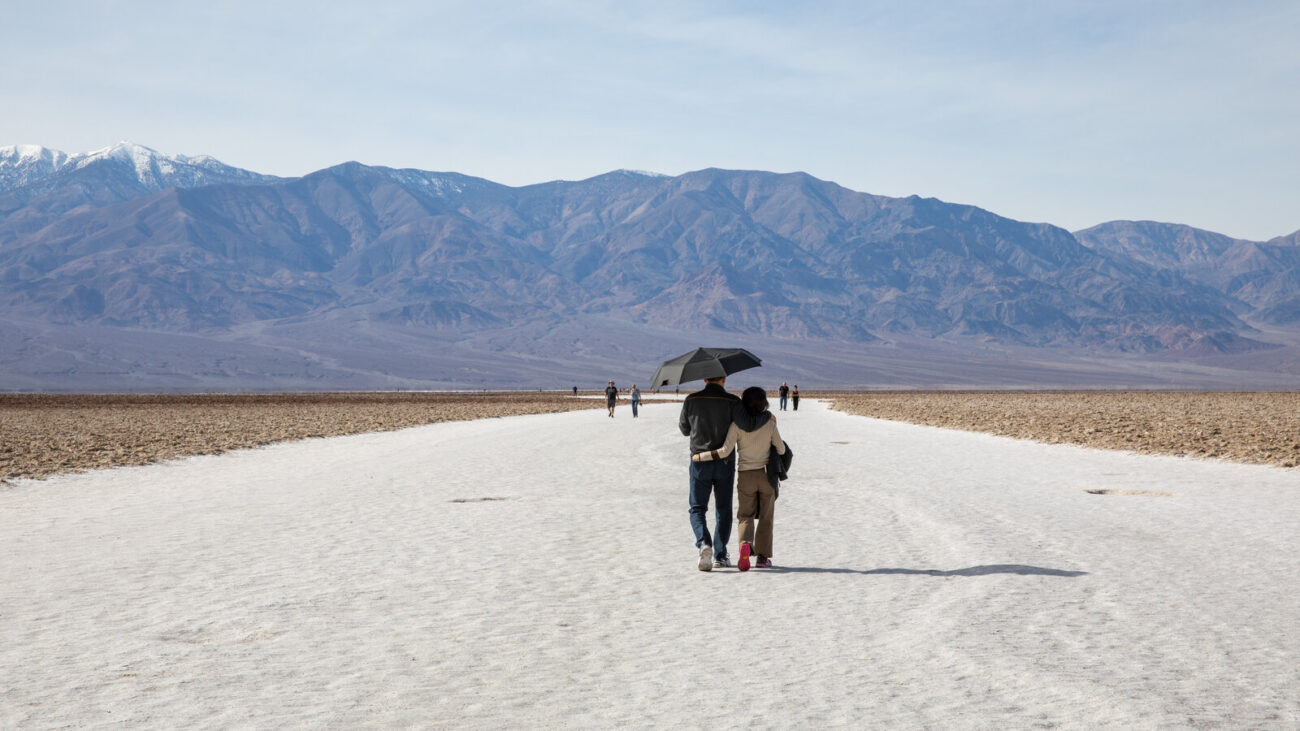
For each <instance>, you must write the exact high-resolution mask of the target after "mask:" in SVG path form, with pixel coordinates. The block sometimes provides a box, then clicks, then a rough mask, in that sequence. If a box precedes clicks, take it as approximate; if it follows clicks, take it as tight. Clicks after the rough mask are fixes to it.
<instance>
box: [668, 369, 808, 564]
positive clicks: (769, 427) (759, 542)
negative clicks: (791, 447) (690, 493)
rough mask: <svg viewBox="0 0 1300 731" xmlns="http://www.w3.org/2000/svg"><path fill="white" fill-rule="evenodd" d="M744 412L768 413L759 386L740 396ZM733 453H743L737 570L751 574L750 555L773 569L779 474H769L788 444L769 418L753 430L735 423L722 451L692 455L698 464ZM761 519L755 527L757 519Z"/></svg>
mask: <svg viewBox="0 0 1300 731" xmlns="http://www.w3.org/2000/svg"><path fill="white" fill-rule="evenodd" d="M740 403H741V405H742V406H744V408H745V411H747V412H748V413H749V414H751V415H753V416H758V415H759V414H762V413H763V412H764V411H767V394H766V393H765V392H764V391H763V389H761V388H759V387H758V386H751V387H749V388H747V389H745V392H744V393H743V394H741V396H740ZM732 450H739V451H740V459H739V460H738V461H737V468H738V469H739V473H738V475H737V479H736V495H737V497H738V498H739V500H738V502H737V506H736V521H737V522H738V523H739V524H740V562H739V563H737V564H736V567H737V568H739V569H740V570H741V571H748V570H749V566H750V559H751V556H752V557H753V559H754V561H755V563H754V566H755V567H757V568H760V569H770V568H772V520H773V517H774V516H775V511H776V485H775V484H773V483H775V482H776V475H769V474H768V458H769V456H770V455H771V452H772V450H775V451H776V453H777V454H785V452H786V447H785V441H784V440H783V439H781V432H779V431H777V428H776V420H775V419H768V420H767V421H766V422H764V423H763V425H762V426H760V427H759V428H757V429H755V430H754V431H744V430H743V429H741V428H740V427H738V426H736V425H735V424H734V423H733V424H732V425H731V428H730V429H728V430H727V440H726V441H725V442H724V443H723V445H722V447H721V448H719V449H714V450H710V451H708V452H700V453H698V454H694V455H691V459H692V460H694V461H696V462H708V461H711V460H715V459H725V458H726V457H727V456H728V455H730V454H731V452H732ZM755 518H757V519H758V526H757V528H755V526H754V520H755Z"/></svg>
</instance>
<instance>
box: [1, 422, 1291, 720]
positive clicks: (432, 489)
mask: <svg viewBox="0 0 1300 731" xmlns="http://www.w3.org/2000/svg"><path fill="white" fill-rule="evenodd" d="M677 411H678V407H677V406H676V405H675V404H657V405H650V406H647V407H646V408H644V409H643V411H642V417H641V418H640V419H637V420H635V421H634V420H633V419H631V418H630V416H631V414H630V412H629V410H628V409H627V408H626V407H624V406H620V407H619V410H618V416H617V418H615V419H613V420H611V419H608V418H607V417H606V416H604V411H603V409H598V410H593V411H585V412H573V413H567V414H555V415H546V416H527V417H511V418H505V419H491V420H485V421H476V422H466V423H448V424H437V425H432V426H427V427H419V428H414V429H408V430H405V431H401V432H393V433H385V434H368V435H359V436H349V437H339V438H332V439H322V440H311V441H305V442H297V443H291V444H281V445H276V446H272V447H268V448H263V449H257V450H250V451H243V452H236V453H230V454H226V455H222V456H218V457H199V458H193V459H187V460H183V461H179V462H174V463H168V464H161V465H153V466H149V467H141V468H123V469H116V470H110V471H103V472H97V473H91V474H84V475H74V476H63V477H58V478H55V479H51V480H48V481H45V482H21V483H18V484H16V485H13V486H10V487H3V486H0V728H52V727H64V726H69V727H117V726H121V727H130V728H268V729H274V728H294V727H318V728H319V727H324V728H358V727H381V728H387V727H402V728H418V727H455V728H493V727H515V728H521V727H587V728H593V727H594V728H612V727H617V726H633V727H660V728H669V727H679V726H680V727H687V728H740V727H756V728H786V727H791V726H801V727H826V726H841V727H857V728H1030V727H1060V728H1086V729H1094V728H1125V729H1129V728H1187V727H1232V728H1292V729H1294V728H1298V727H1300V547H1298V546H1297V540H1296V539H1297V537H1298V536H1300V474H1297V473H1296V472H1289V471H1284V470H1279V469H1273V468H1267V467H1254V466H1245V465H1234V464H1223V463H1213V462H1199V461H1191V460H1179V459H1174V458H1166V457H1142V456H1135V455H1126V454H1118V453H1111V452H1099V451H1090V450H1085V449H1081V448H1076V447H1068V446H1047V445H1039V444H1032V443H1027V442H1016V441H1011V440H1006V439H1001V438H997V437H992V436H987V435H980V434H968V433H961V432H954V431H944V430H939V429H932V428H926V427H918V426H912V425H907V424H899V423H890V422H882V421H875V420H870V419H865V418H861V417H853V416H847V415H844V414H839V413H835V412H830V411H828V410H826V409H825V408H824V407H823V406H822V405H821V404H818V403H816V402H811V401H805V402H804V404H803V406H802V409H801V410H800V411H799V412H797V413H795V412H783V413H780V414H779V419H780V427H781V430H782V432H783V433H784V435H785V437H786V439H787V440H788V441H789V442H790V444H791V446H792V447H793V448H794V449H795V451H796V458H795V463H794V467H793V471H792V475H791V480H790V481H789V482H787V483H785V486H784V488H783V492H782V496H781V498H780V500H779V501H778V503H777V523H776V562H777V564H778V565H779V566H781V567H783V568H780V569H779V570H776V571H771V572H764V571H758V570H754V571H750V572H749V573H747V574H741V573H739V572H737V571H735V570H730V571H714V572H711V573H702V572H699V571H697V570H696V568H695V561H696V557H697V554H696V551H695V550H694V547H693V545H692V537H691V533H690V528H689V525H688V521H687V512H686V508H687V501H686V466H685V461H684V455H685V452H686V446H685V439H683V438H682V437H681V436H679V435H678V434H677V431H676V417H677ZM1090 491H1113V492H1112V493H1111V494H1094V493H1093V492H1090ZM1132 493H1136V494H1132ZM732 553H733V557H734V555H735V537H734V534H733V538H732Z"/></svg>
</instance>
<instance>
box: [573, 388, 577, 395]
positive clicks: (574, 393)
mask: <svg viewBox="0 0 1300 731" xmlns="http://www.w3.org/2000/svg"><path fill="white" fill-rule="evenodd" d="M573 395H574V396H577V395H578V387H577V386H574V387H573Z"/></svg>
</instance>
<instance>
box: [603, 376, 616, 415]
mask: <svg viewBox="0 0 1300 731" xmlns="http://www.w3.org/2000/svg"><path fill="white" fill-rule="evenodd" d="M617 402H618V389H617V388H614V382H613V381H610V382H609V385H608V386H606V387H605V406H606V408H608V409H609V418H611V419H612V418H614V404H615V403H617Z"/></svg>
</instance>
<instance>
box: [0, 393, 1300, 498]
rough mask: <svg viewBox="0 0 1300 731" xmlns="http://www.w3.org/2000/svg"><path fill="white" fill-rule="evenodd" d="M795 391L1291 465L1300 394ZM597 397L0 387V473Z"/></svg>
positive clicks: (968, 426) (1056, 439)
mask: <svg viewBox="0 0 1300 731" xmlns="http://www.w3.org/2000/svg"><path fill="white" fill-rule="evenodd" d="M584 395H589V394H584ZM805 397H807V398H813V397H816V398H824V399H827V400H829V401H830V402H831V403H832V405H833V407H834V408H836V409H839V410H841V411H845V412H847V413H851V414H858V415H861V416H869V417H874V418H879V419H891V420H895V421H906V422H911V423H914V424H925V425H929V426H940V427H945V428H950V429H963V430H967V431H980V432H988V433H991V434H999V435H1002V436H1009V437H1015V438H1019V439H1032V440H1036V441H1040V442H1051V443H1070V444H1079V445H1083V446H1088V447H1098V448H1103V449H1122V450H1131V451H1136V452H1146V453H1156V454H1172V455H1185V456H1194V457H1214V458H1221V459H1229V460H1235V461H1240V462H1255V463H1263V464H1271V465H1276V466H1279V467H1295V466H1297V465H1298V464H1300V393H1167V392H1157V393H1153V392H1134V393H1117V392H1052V393H1046V392H951V391H942V392H917V391H907V392H869V393H845V392H819V393H807V394H805ZM653 403H655V402H653V401H652V402H649V404H653ZM661 403H662V402H661ZM599 408H601V404H600V402H599V401H593V400H592V399H589V398H574V397H573V396H572V395H569V394H565V393H555V392H491V393H481V392H462V393H406V392H402V393H303V394H253V395H93V396H85V395H82V396H76V395H29V394H9V395H4V394H0V482H3V481H6V480H10V479H14V478H21V477H32V478H43V477H48V476H50V475H54V474H58V473H61V472H75V471H80V470H88V469H99V468H104V467H116V466H122V465H140V464H148V463H150V462H157V461H160V460H167V459H175V458H179V457H186V456H190V455H198V454H218V453H220V452H224V451H227V450H231V449H243V448H247V447H256V446H260V445H264V444H271V443H273V442H281V441H288V440H294V439H306V438H310V437H327V436H339V435H343V434H358V433H363V432H375V431H390V430H393V429H403V428H406V427H410V426H418V425H421V424H432V423H436V422H442V421H460V420H468V419H482V418H489V417H497V416H510V415H517V414H541V413H555V412H559V411H573V410H576V409H599Z"/></svg>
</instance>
